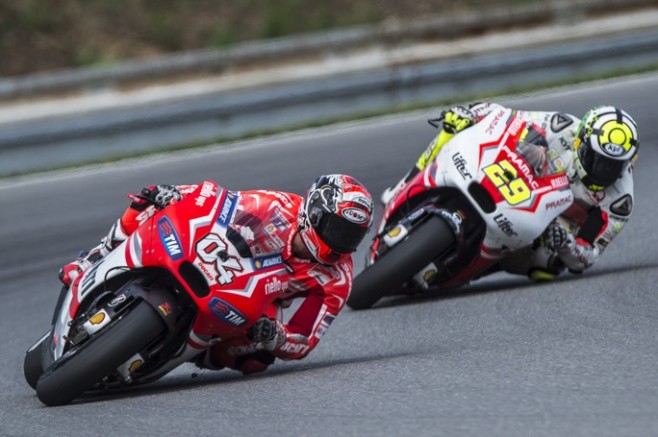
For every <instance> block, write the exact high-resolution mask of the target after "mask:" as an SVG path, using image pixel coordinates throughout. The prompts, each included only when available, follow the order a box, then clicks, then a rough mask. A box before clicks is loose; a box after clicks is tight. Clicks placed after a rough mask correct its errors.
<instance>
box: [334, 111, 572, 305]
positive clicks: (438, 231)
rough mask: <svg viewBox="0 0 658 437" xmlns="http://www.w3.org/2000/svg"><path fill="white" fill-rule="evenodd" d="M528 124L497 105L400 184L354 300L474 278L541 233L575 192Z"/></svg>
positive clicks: (355, 302)
mask: <svg viewBox="0 0 658 437" xmlns="http://www.w3.org/2000/svg"><path fill="white" fill-rule="evenodd" d="M526 127H527V126H526V122H524V121H523V120H522V119H521V118H520V117H518V116H517V115H516V113H515V112H514V111H513V110H511V109H500V110H498V111H493V112H492V113H491V114H489V115H488V116H487V117H485V118H484V119H483V120H481V121H480V122H479V123H477V124H476V125H475V126H473V127H470V128H468V129H466V130H463V131H462V132H460V133H458V134H457V135H455V136H454V137H453V138H452V140H450V141H449V142H448V143H447V144H446V145H444V146H443V148H442V149H441V150H440V152H439V153H438V155H437V157H436V158H435V159H434V160H433V161H432V162H431V163H430V164H429V165H427V166H426V167H425V169H424V170H423V171H421V172H420V173H418V175H416V177H415V178H414V179H412V180H411V181H409V183H407V184H406V185H405V186H404V187H402V188H400V189H398V191H397V193H396V194H395V195H394V197H393V198H392V199H391V200H390V201H389V202H388V204H387V205H386V207H385V210H384V214H383V216H382V218H381V219H380V222H379V225H378V228H377V234H376V236H375V237H374V239H373V242H372V245H371V247H370V252H369V254H368V258H367V261H366V268H365V269H364V270H363V271H362V272H361V273H360V274H359V275H358V276H357V277H356V278H355V280H354V286H353V288H352V292H351V294H350V298H349V299H348V301H347V304H348V306H350V307H351V308H353V309H365V308H369V307H371V306H372V305H374V304H375V303H376V302H377V301H378V300H379V299H381V298H383V297H384V296H387V295H391V294H397V293H405V292H410V291H418V290H419V289H420V290H422V289H424V288H427V287H428V284H431V286H432V287H435V286H436V287H453V286H458V285H461V284H464V283H467V282H468V281H469V280H472V279H474V278H477V277H480V276H482V275H484V274H486V273H487V272H488V271H490V269H492V268H494V267H495V265H496V264H497V263H498V261H500V259H501V258H502V257H503V256H504V255H505V254H506V253H508V252H509V251H513V250H515V249H519V248H522V247H524V246H527V245H529V244H532V243H533V242H534V241H535V240H536V239H537V238H539V237H540V236H541V234H542V233H543V231H544V230H545V229H546V227H547V226H548V225H549V224H550V223H551V221H552V220H554V219H555V218H556V217H557V216H558V215H559V214H561V213H562V212H563V211H564V210H566V209H567V208H568V207H569V206H570V205H571V204H572V203H573V199H574V196H573V193H572V191H571V188H570V186H569V180H568V178H567V176H566V174H565V173H564V172H555V171H551V166H550V165H549V164H548V163H547V162H546V161H545V160H541V162H542V163H543V165H542V166H541V168H536V167H538V166H537V162H535V161H539V160H538V159H537V158H543V157H544V152H545V150H543V149H540V147H541V146H536V145H534V144H531V143H529V142H527V141H524V140H522V139H521V137H522V135H523V133H524V131H525V130H526Z"/></svg>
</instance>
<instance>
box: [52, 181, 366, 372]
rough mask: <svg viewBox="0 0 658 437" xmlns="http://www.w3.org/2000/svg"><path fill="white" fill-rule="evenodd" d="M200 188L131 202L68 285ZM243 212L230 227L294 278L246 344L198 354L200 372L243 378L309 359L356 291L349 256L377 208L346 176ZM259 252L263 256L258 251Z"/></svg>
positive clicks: (252, 200)
mask: <svg viewBox="0 0 658 437" xmlns="http://www.w3.org/2000/svg"><path fill="white" fill-rule="evenodd" d="M195 188H196V185H187V186H172V185H156V186H151V187H148V188H144V189H143V190H142V191H141V193H140V194H139V195H129V197H131V199H132V203H131V205H130V207H128V208H127V209H126V211H125V212H124V214H123V215H122V216H121V218H119V219H118V220H117V222H116V223H115V224H114V226H112V228H111V229H110V232H109V233H108V235H107V236H106V237H105V238H103V240H102V241H101V243H100V244H99V245H98V246H96V247H95V248H93V249H92V250H90V251H89V253H88V254H84V255H83V256H81V257H80V258H78V259H77V260H76V261H74V262H72V263H69V264H67V265H65V266H64V267H62V269H61V270H60V279H61V281H62V282H63V283H64V284H66V285H70V284H71V283H72V281H73V280H75V278H76V277H77V276H78V275H79V274H80V273H81V272H82V271H84V270H86V269H87V268H89V267H90V266H91V265H92V264H93V263H95V262H96V261H98V260H99V259H101V258H103V257H104V256H106V255H107V254H108V253H109V252H110V251H111V250H112V249H114V248H115V247H116V246H118V245H119V244H120V243H121V242H122V241H124V240H125V239H126V238H128V236H129V235H130V234H132V233H133V232H134V231H135V230H136V229H137V228H138V227H139V225H140V224H141V223H143V222H144V221H145V220H146V219H148V218H149V217H150V216H151V215H153V214H154V213H155V208H158V209H161V208H166V206H167V205H169V204H172V203H175V202H177V201H179V200H181V199H182V198H183V197H185V196H187V195H188V194H189V193H191V192H192V191H194V189H195ZM237 197H238V199H239V200H238V204H237V206H236V211H238V212H239V213H236V214H235V215H234V216H233V219H232V220H231V223H230V226H231V227H233V228H234V230H236V231H238V232H239V233H240V235H242V236H243V237H244V238H245V239H246V240H247V243H248V244H249V245H250V246H254V247H258V246H261V247H263V250H264V251H265V252H269V253H271V252H272V249H273V248H275V249H276V250H280V251H281V253H282V255H283V259H284V262H285V264H286V269H287V270H288V272H289V273H290V276H289V280H288V282H287V283H282V284H280V285H281V287H284V288H285V289H286V291H285V292H284V294H283V297H282V298H280V299H278V300H277V301H276V302H275V305H274V306H272V307H271V308H269V309H268V311H267V313H266V314H264V315H263V317H261V318H260V319H259V320H258V321H257V322H256V323H255V324H254V325H253V326H252V327H251V328H249V330H248V331H247V336H246V337H239V338H234V339H229V340H226V341H222V342H220V343H218V344H217V345H214V346H212V347H210V348H209V349H208V350H207V351H205V352H204V353H201V354H200V355H199V357H198V359H197V361H196V364H197V365H198V366H199V367H202V368H209V369H221V368H223V367H228V368H232V369H235V370H239V371H241V372H242V373H243V374H250V373H254V372H261V371H264V370H265V369H267V367H268V366H269V365H270V364H272V363H273V362H274V360H275V358H280V359H284V360H298V359H302V358H304V357H305V356H306V355H308V353H309V352H311V351H312V350H313V349H314V348H315V347H316V346H317V344H318V342H319V341H320V338H321V337H322V335H323V334H324V333H325V332H326V330H327V329H328V328H329V326H330V325H331V323H332V321H333V320H334V318H335V317H336V316H337V315H338V313H339V312H340V311H341V309H342V308H343V306H344V305H345V302H346V300H347V297H348V295H349V292H350V290H351V287H352V277H353V271H352V270H353V267H352V257H351V253H352V252H354V251H356V249H357V246H358V245H359V243H360V242H361V241H362V240H363V237H364V236H365V235H366V233H367V232H368V229H369V228H370V225H371V224H372V212H373V202H372V198H371V196H370V194H369V193H368V190H367V189H366V188H365V187H364V186H363V185H362V184H361V183H360V182H359V181H357V180H356V179H354V178H352V177H350V176H346V175H339V174H334V175H323V176H320V177H318V178H317V179H316V180H315V181H314V182H313V184H312V185H311V187H310V188H309V189H308V190H307V192H306V195H305V196H304V197H302V196H299V195H297V194H292V193H286V192H281V191H267V190H253V191H240V192H237ZM250 220H258V221H259V222H260V223H267V224H266V225H265V226H259V227H258V228H261V229H262V228H264V232H263V235H254V233H253V232H251V230H250V229H249V226H248V224H249V222H250ZM256 250H258V249H256ZM295 299H300V300H301V303H300V304H299V306H298V307H297V309H296V310H295V311H294V313H293V314H292V315H291V317H290V318H289V320H288V321H287V322H286V323H284V319H283V310H284V309H285V308H287V307H289V306H290V304H291V303H292V301H293V300H295Z"/></svg>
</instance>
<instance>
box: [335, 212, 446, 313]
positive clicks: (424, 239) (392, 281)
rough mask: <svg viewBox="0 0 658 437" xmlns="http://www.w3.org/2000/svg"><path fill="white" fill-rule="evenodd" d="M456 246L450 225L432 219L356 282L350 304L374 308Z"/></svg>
mask: <svg viewBox="0 0 658 437" xmlns="http://www.w3.org/2000/svg"><path fill="white" fill-rule="evenodd" d="M454 244H455V236H454V233H453V231H452V229H451V228H450V227H449V225H448V224H447V223H446V222H445V221H444V220H443V219H441V218H439V217H430V218H429V220H427V221H426V222H425V223H422V224H421V225H419V226H418V227H417V228H415V229H414V230H413V231H412V232H411V233H410V234H409V236H408V237H407V238H406V239H405V240H403V241H402V242H400V243H398V244H397V245H395V246H393V247H392V248H390V249H389V250H388V251H387V252H386V253H385V254H383V255H382V256H381V257H380V258H378V259H377V260H376V261H375V263H374V264H373V265H371V266H369V267H367V268H366V269H365V270H364V271H363V272H361V274H359V275H358V276H357V277H356V278H355V279H354V285H353V287H352V292H351V294H350V297H349V298H348V300H347V305H348V306H349V307H350V308H352V309H355V310H362V309H366V308H370V307H371V306H373V305H374V304H375V303H376V302H377V301H378V300H379V299H381V298H382V297H384V296H386V295H388V294H389V293H390V292H391V291H393V290H395V289H396V288H398V287H399V286H400V285H402V284H404V283H405V282H406V281H408V280H409V279H410V278H411V277H412V276H413V275H414V274H416V273H417V272H419V271H420V269H422V268H423V267H425V266H426V265H428V264H429V263H431V262H432V261H433V260H434V259H435V258H436V257H437V256H439V255H441V254H442V253H445V252H446V251H448V250H449V249H450V248H452V247H453V246H454Z"/></svg>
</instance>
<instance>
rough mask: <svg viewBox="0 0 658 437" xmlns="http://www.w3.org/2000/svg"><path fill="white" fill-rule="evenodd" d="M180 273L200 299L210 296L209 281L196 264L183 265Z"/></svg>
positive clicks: (184, 263) (179, 269)
mask: <svg viewBox="0 0 658 437" xmlns="http://www.w3.org/2000/svg"><path fill="white" fill-rule="evenodd" d="M178 273H179V274H180V276H181V278H183V280H184V281H185V282H186V283H187V285H188V286H189V287H190V289H191V290H192V291H193V292H194V294H195V295H197V296H198V297H206V296H208V295H209V294H210V287H209V286H208V281H207V280H206V278H205V277H204V276H203V273H201V271H200V270H199V269H198V268H196V267H195V266H194V264H192V263H190V262H187V261H185V262H183V263H181V265H180V267H179V268H178Z"/></svg>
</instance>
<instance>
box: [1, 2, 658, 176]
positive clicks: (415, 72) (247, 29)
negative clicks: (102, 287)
mask: <svg viewBox="0 0 658 437" xmlns="http://www.w3.org/2000/svg"><path fill="white" fill-rule="evenodd" d="M656 22H658V5H656V2H655V0H495V1H485V0H458V1H448V0H416V1H400V0H360V1H358V2H355V1H351V0H350V1H348V0H274V1H268V0H241V1H239V2H237V1H227V0H219V1H211V0H157V1H156V0H132V1H129V0H112V1H110V0H86V1H80V0H77V1H76V0H21V1H11V0H0V178H2V177H11V176H16V175H21V174H25V173H30V172H34V171H42V170H51V169H59V168H64V167H70V166H75V165H78V164H81V163H88V162H99V161H106V160H115V159H118V158H124V157H133V156H139V155H142V154H145V153H151V152H152V151H154V150H176V149H182V148H189V147H196V146H200V145H205V144H210V143H217V142H226V141H231V140H235V139H240V138H245V137H249V136H254V135H263V134H271V133H275V132H281V131H283V130H292V129H300V128H304V127H312V126H318V125H325V124H329V123H335V122H339V121H347V120H354V119H360V118H365V117H373V116H378V115H382V114H388V113H395V112H402V111H409V110H414V109H419V108H431V107H434V108H436V107H439V106H442V105H447V104H450V103H452V102H457V101H466V100H473V99H482V98H490V97H491V96H497V95H501V94H511V93H519V92H527V91H529V90H533V89H538V88H545V87H549V86H556V85H564V84H570V83H578V82H582V81H588V80H593V79H601V78H608V77H612V76H621V75H628V74H634V73H642V72H647V71H655V70H656V69H658V28H657V27H656V25H655V23H656ZM622 56H623V60H622Z"/></svg>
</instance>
